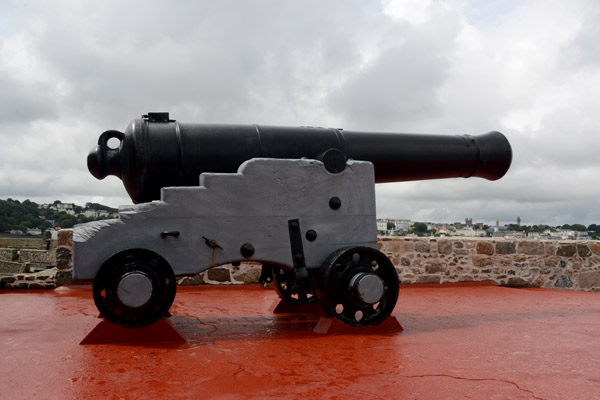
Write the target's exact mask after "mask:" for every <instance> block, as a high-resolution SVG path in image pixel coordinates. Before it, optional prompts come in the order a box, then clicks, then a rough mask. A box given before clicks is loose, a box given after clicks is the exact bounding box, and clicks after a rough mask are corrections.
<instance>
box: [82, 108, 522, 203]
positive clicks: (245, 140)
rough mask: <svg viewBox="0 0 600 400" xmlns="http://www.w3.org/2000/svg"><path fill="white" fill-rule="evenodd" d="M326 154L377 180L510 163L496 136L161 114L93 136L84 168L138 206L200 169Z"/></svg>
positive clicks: (489, 173)
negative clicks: (201, 120)
mask: <svg viewBox="0 0 600 400" xmlns="http://www.w3.org/2000/svg"><path fill="white" fill-rule="evenodd" d="M111 139H113V140H112V141H111ZM112 142H118V144H117V143H115V144H114V145H113V144H112ZM332 149H334V152H333V153H334V155H335V156H336V157H338V158H339V157H343V158H344V159H355V160H364V161H370V162H372V163H373V165H374V167H375V182H377V183H382V182H400V181H411V180H423V179H439V178H454V177H464V178H468V177H471V176H477V177H481V178H485V179H490V180H496V179H499V178H501V177H502V176H503V175H504V174H505V173H506V171H507V170H508V168H509V167H510V163H511V161H512V150H511V147H510V144H509V142H508V140H507V139H506V138H505V137H504V135H502V134H501V133H499V132H489V133H486V134H484V135H480V136H469V135H463V136H448V135H426V134H406V133H375V132H353V131H344V130H341V129H326V128H312V127H293V128H290V127H279V126H262V125H214V124H187V123H180V122H176V121H174V120H171V119H169V115H168V113H149V114H148V115H144V116H142V118H139V119H135V120H133V121H132V122H131V123H130V124H129V126H128V127H127V129H126V130H125V132H124V133H123V132H119V131H114V130H111V131H106V132H104V133H103V134H102V135H100V138H99V139H98V146H96V147H95V148H94V149H93V150H92V151H91V152H90V154H89V155H88V168H89V170H90V172H91V173H92V175H94V176H95V177H96V178H98V179H104V178H105V177H106V176H107V175H115V176H117V177H119V178H121V180H122V181H123V183H124V185H125V188H126V189H127V192H128V193H129V196H130V197H131V199H132V200H133V202H134V203H142V202H148V201H152V200H158V199H160V189H161V188H162V187H167V186H198V184H199V175H200V174H201V173H202V172H223V173H228V172H236V171H237V169H238V167H239V166H240V165H241V164H242V163H243V162H244V161H246V160H249V159H251V158H256V157H264V158H290V159H297V158H303V157H307V158H316V159H323V155H324V154H325V153H326V152H328V151H331V150H332ZM330 154H331V152H330Z"/></svg>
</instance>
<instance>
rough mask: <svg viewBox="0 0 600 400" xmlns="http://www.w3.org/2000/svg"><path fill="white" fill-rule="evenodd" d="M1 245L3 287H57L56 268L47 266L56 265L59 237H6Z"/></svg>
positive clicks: (0, 263) (0, 279)
mask: <svg viewBox="0 0 600 400" xmlns="http://www.w3.org/2000/svg"><path fill="white" fill-rule="evenodd" d="M0 246H1V247H0V289H4V288H19V289H33V288H38V289H50V288H53V287H55V285H54V279H55V275H56V268H50V269H46V268H47V267H48V266H55V265H56V253H57V252H56V240H52V241H51V242H50V246H48V244H47V241H46V240H45V239H31V238H6V237H3V238H0ZM48 247H49V249H48ZM38 270H40V271H39V272H34V271H38Z"/></svg>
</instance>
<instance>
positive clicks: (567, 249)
mask: <svg viewBox="0 0 600 400" xmlns="http://www.w3.org/2000/svg"><path fill="white" fill-rule="evenodd" d="M575 253H577V248H576V247H575V246H573V245H572V244H563V245H560V246H558V249H557V250H556V255H557V256H561V257H573V256H574V255H575Z"/></svg>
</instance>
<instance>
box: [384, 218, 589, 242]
mask: <svg viewBox="0 0 600 400" xmlns="http://www.w3.org/2000/svg"><path fill="white" fill-rule="evenodd" d="M377 232H378V234H379V235H381V236H438V237H445V236H463V237H496V238H530V239H561V240H569V239H571V240H598V239H600V225H596V224H591V225H589V226H585V225H582V224H573V225H568V224H565V225H561V226H549V225H533V226H530V225H521V218H520V217H517V218H516V220H515V223H510V224H505V225H500V221H499V220H498V219H496V224H495V225H493V226H489V225H485V224H483V223H481V222H476V223H473V220H472V219H471V218H465V222H464V223H463V222H454V223H451V224H440V223H434V222H413V221H410V220H406V219H388V218H384V219H378V220H377Z"/></svg>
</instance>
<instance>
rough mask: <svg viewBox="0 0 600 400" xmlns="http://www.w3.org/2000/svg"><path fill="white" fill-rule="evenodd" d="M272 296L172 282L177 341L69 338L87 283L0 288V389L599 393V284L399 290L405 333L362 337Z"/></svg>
mask: <svg viewBox="0 0 600 400" xmlns="http://www.w3.org/2000/svg"><path fill="white" fill-rule="evenodd" d="M276 302H277V295H276V294H275V293H274V292H273V291H271V290H265V289H262V287H260V286H257V285H256V286H254V285H251V286H236V287H222V286H220V287H219V286H200V287H194V288H179V291H178V293H177V297H176V298H175V303H174V304H173V307H172V308H171V313H172V314H173V316H172V317H170V318H169V320H168V321H169V324H170V325H169V324H164V325H163V328H165V327H166V328H169V327H170V326H172V327H174V328H175V331H173V332H175V334H176V333H177V332H179V333H180V334H181V335H182V336H183V337H184V338H185V341H183V342H177V341H163V340H158V339H160V337H159V336H160V335H158V336H154V338H155V339H157V338H158V339H157V340H152V338H149V340H144V338H140V337H135V334H134V333H133V332H132V333H131V335H132V336H131V337H132V338H133V339H132V341H130V343H115V341H116V340H113V339H116V338H115V337H112V338H111V337H107V338H105V340H103V339H102V337H100V340H96V341H95V343H97V344H88V345H80V342H81V341H82V340H83V339H85V338H86V336H88V334H90V332H92V331H94V329H97V330H98V329H99V327H98V325H99V324H100V323H101V322H102V320H101V319H99V318H97V314H98V313H97V311H96V308H95V306H94V303H93V300H92V293H91V289H90V288H89V287H75V286H73V287H62V288H58V289H56V290H54V291H30V292H20V291H15V292H8V291H7V292H0V315H1V317H0V382H1V386H0V398H6V399H33V398H40V399H92V398H94V399H200V398H216V399H254V398H278V399H279V398H285V399H288V398H289V399H311V398H319V399H371V398H373V399H379V398H393V399H443V398H450V399H457V398H460V399H566V398H569V399H597V398H600V293H583V292H571V291H558V290H536V289H509V288H499V287H494V286H490V285H452V286H404V287H401V291H400V298H399V300H398V305H397V307H396V309H395V311H394V316H395V317H396V318H397V319H398V321H399V322H400V323H401V324H402V327H403V328H404V330H403V331H402V332H398V330H391V331H388V332H386V331H383V332H382V331H380V332H375V333H367V334H365V333H362V332H360V331H359V332H356V331H349V332H343V331H342V332H341V333H335V334H326V335H320V334H316V333H313V331H312V329H313V328H314V326H315V325H316V323H317V319H318V317H316V316H308V315H297V316H293V315H274V314H273V313H271V310H272V309H273V306H274V305H275V304H276ZM101 327H102V326H101ZM166 328H165V329H166ZM169 329H170V328H169ZM97 330H96V332H97ZM106 332H107V333H106V335H107V336H110V335H116V334H115V333H114V332H113V331H111V330H110V329H109V330H108V331H106ZM173 332H171V333H173ZM152 335H154V334H152ZM100 336H102V332H101V335H100ZM109 342H111V343H112V344H107V343H109Z"/></svg>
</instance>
